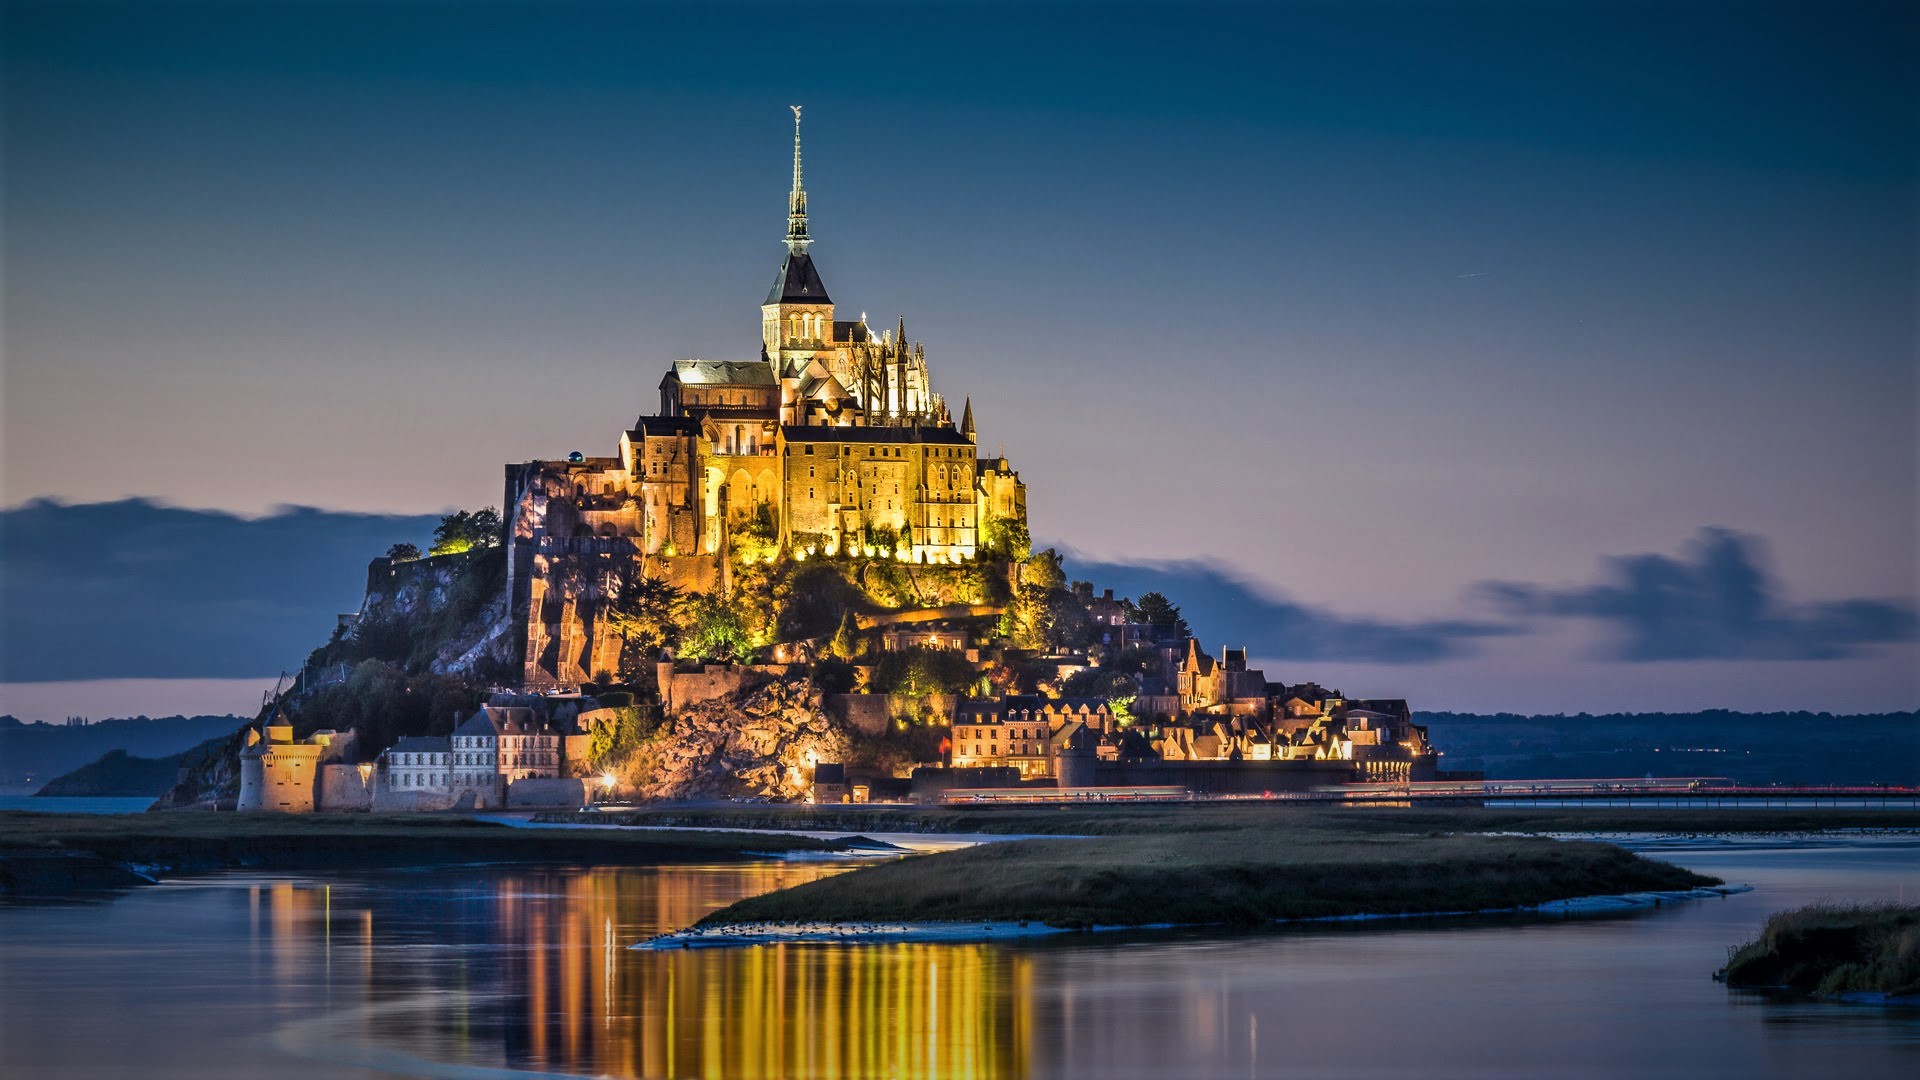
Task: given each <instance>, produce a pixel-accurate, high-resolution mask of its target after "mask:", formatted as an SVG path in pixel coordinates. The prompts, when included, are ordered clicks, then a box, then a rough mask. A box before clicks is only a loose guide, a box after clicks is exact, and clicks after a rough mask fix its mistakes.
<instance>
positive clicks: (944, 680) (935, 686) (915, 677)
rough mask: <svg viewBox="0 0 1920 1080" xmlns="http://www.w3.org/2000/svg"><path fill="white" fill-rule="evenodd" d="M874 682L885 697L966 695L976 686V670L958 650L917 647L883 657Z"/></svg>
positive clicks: (876, 670)
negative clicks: (974, 683) (890, 695)
mask: <svg viewBox="0 0 1920 1080" xmlns="http://www.w3.org/2000/svg"><path fill="white" fill-rule="evenodd" d="M873 682H874V688H875V689H877V690H879V691H880V692H881V693H883V694H907V695H910V696H913V697H919V696H921V695H924V694H964V693H966V692H967V691H968V689H970V688H971V687H972V686H973V682H974V671H973V665H972V664H970V663H968V662H967V657H966V654H965V653H962V652H960V651H958V650H957V649H930V648H926V647H925V646H915V647H913V648H911V649H901V650H899V651H897V652H890V653H886V654H885V655H883V656H881V657H880V662H879V663H878V664H876V665H874V672H873Z"/></svg>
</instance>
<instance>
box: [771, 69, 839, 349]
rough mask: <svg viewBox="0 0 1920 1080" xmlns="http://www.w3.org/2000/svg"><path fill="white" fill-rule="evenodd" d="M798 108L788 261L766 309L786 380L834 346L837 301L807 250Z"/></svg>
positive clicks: (795, 112) (796, 113)
mask: <svg viewBox="0 0 1920 1080" xmlns="http://www.w3.org/2000/svg"><path fill="white" fill-rule="evenodd" d="M789 107H790V108H792V109H793V190H792V191H790V192H788V193H787V258H786V261H785V262H783V263H781V264H780V276H779V277H776V278H774V279H773V289H772V291H770V292H768V293H767V302H766V303H764V304H762V305H760V336H761V344H762V347H763V348H765V349H766V353H767V360H768V361H769V362H770V363H772V364H773V368H774V376H775V377H776V378H786V377H789V376H790V375H792V374H795V373H796V369H799V368H804V367H805V366H806V365H807V362H808V361H809V360H811V359H812V358H813V357H814V356H816V355H819V354H821V353H824V352H826V351H828V350H830V349H831V348H832V347H833V345H832V343H833V298H832V297H829V296H828V295H827V287H826V285H825V284H823V283H822V282H821V280H820V272H819V271H818V270H815V269H814V268H813V256H811V255H809V254H807V246H808V245H810V244H812V243H813V240H812V239H811V238H810V237H808V236H807V189H806V188H805V187H804V186H803V185H802V184H801V181H800V106H798V105H793V106H789Z"/></svg>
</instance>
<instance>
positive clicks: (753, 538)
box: [732, 503, 780, 563]
mask: <svg viewBox="0 0 1920 1080" xmlns="http://www.w3.org/2000/svg"><path fill="white" fill-rule="evenodd" d="M732 543H733V556H734V558H735V559H737V560H739V561H740V562H743V563H764V562H772V561H773V557H774V555H775V553H776V552H778V551H779V550H780V530H779V529H778V528H776V527H775V526H774V523H773V508H772V507H770V506H768V505H767V504H766V503H761V504H760V505H758V506H756V507H754V510H753V513H752V514H750V515H748V516H747V518H746V520H744V521H742V522H740V524H738V525H736V526H734V528H733V535H732Z"/></svg>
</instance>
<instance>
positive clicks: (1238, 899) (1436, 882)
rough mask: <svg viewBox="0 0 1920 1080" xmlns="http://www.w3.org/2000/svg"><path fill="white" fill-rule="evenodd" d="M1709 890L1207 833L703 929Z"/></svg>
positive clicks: (984, 871) (849, 891)
mask: <svg viewBox="0 0 1920 1080" xmlns="http://www.w3.org/2000/svg"><path fill="white" fill-rule="evenodd" d="M1716 884H1719V882H1718V881H1716V880H1715V879H1713V878H1708V877H1703V876H1701V875H1699V874H1695V873H1693V872H1691V871H1688V870H1683V869H1681V868H1679V867H1677V866H1672V865H1669V864H1667V863H1663V862H1657V861H1654V860H1652V859H1647V858H1643V857H1641V856H1638V855H1634V854H1632V853H1631V852H1628V851H1625V850H1623V849H1621V848H1618V847H1614V846H1612V845H1610V844H1601V843H1594V842H1589V841H1558V840H1549V839H1544V838H1535V837H1518V836H1476V835H1452V834H1431V835H1429V834H1405V833H1402V834H1398V835H1393V834H1366V833H1361V832H1356V831H1353V830H1349V829H1338V828H1313V827H1296V828H1290V829H1281V830H1271V829H1259V830H1255V829H1244V828H1229V829H1218V828H1216V829H1201V830H1197V831H1190V832H1145V833H1133V834H1123V835H1114V836H1100V837H1089V838H1083V839H1036V840H1015V841H1008V842H1005V843H996V844H985V845H981V846H978V847H972V848H966V849H962V850H958V851H951V852H943V853H940V854H935V855H926V856H920V857H917V858H911V859H903V860H900V861H897V862H890V863H884V864H881V865H877V866H872V867H868V868H866V869H862V870H857V871H855V872H853V873H850V874H842V875H838V876H836V877H833V878H827V879H823V880H820V881H814V882H809V883H808V884H805V885H800V886H797V887H795V888H791V889H784V890H781V891H779V892H774V893H769V894H767V895H764V896H756V897H753V898H750V899H747V900H742V901H740V902H738V903H736V904H733V905H731V906H729V907H727V908H724V909H722V910H720V911H718V912H716V913H714V914H713V915H711V916H709V917H708V918H707V919H705V920H703V921H702V923H701V925H702V926H727V925H738V924H743V923H759V922H812V923H836V922H838V923H895V922H928V921H944V920H965V921H983V922H1020V921H1030V922H1040V923H1045V924H1047V925H1050V926H1062V927H1085V926H1096V925H1108V926H1143V925H1154V924H1164V923H1196V924H1197V923H1210V924H1235V925H1253V924H1258V923H1264V922H1271V921H1273V920H1277V919H1309V918H1327V917H1339V916H1356V915H1418V914H1442V913H1451V912H1465V911H1482V910H1488V909H1500V908H1512V907H1523V906H1531V905H1536V904H1542V903H1547V902H1550V901H1555V900H1568V899H1572V898H1575V897H1586V896H1598V895H1614V894H1622V893H1634V892H1651V891H1669V890H1686V889H1694V888H1699V887H1702V886H1708V885H1716Z"/></svg>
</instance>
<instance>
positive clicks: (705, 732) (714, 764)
mask: <svg viewBox="0 0 1920 1080" xmlns="http://www.w3.org/2000/svg"><path fill="white" fill-rule="evenodd" d="M849 745H850V729H849V728H848V727H847V726H846V725H845V724H844V723H842V722H841V721H839V720H836V719H834V718H833V717H832V716H831V715H829V714H828V712H827V709H826V703H825V700H824V698H823V696H822V694H821V693H820V691H819V690H818V689H817V688H815V687H814V685H813V684H812V683H811V682H810V681H808V680H807V679H804V678H797V677H796V678H786V679H775V680H772V681H769V682H767V683H766V684H765V685H762V686H760V687H758V688H755V689H751V690H746V691H744V692H742V693H740V694H739V695H736V696H733V697H728V698H719V699H715V700H712V701H704V702H701V703H699V704H696V705H691V706H688V707H686V708H684V709H681V710H679V711H678V712H676V713H674V714H673V716H671V717H670V718H669V719H668V720H666V721H665V722H664V723H662V724H661V726H660V729H659V731H657V732H656V733H655V734H654V736H653V737H652V738H650V739H649V740H648V741H647V742H646V743H645V744H644V745H643V746H642V747H641V748H640V750H639V751H638V752H637V753H635V754H634V755H633V758H632V759H631V760H630V761H629V762H628V763H627V765H626V767H625V769H624V772H625V774H626V775H625V778H624V779H625V781H626V785H627V786H630V787H631V788H632V789H633V790H634V792H635V793H636V794H638V795H639V796H640V797H642V798H648V799H701V798H735V797H742V796H758V797H763V798H773V799H791V798H797V797H799V796H800V795H802V794H804V792H805V790H806V788H807V784H808V781H809V780H810V778H811V773H812V770H813V766H814V763H815V762H818V761H844V760H846V754H847V751H848V749H849Z"/></svg>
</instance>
